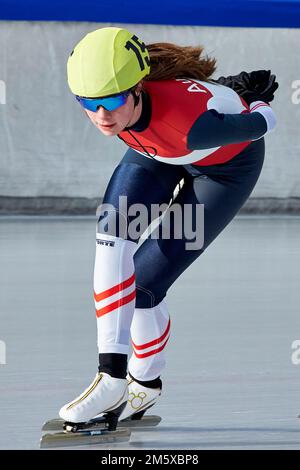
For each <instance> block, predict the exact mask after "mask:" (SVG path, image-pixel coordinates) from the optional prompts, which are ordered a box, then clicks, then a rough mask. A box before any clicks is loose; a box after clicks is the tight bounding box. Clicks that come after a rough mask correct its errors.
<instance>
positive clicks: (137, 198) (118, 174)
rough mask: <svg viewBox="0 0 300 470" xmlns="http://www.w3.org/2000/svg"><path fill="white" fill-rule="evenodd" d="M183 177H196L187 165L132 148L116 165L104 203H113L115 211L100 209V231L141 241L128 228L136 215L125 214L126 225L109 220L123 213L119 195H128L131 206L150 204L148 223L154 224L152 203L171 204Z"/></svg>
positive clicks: (123, 217)
mask: <svg viewBox="0 0 300 470" xmlns="http://www.w3.org/2000/svg"><path fill="white" fill-rule="evenodd" d="M182 178H187V179H192V177H191V175H190V174H189V173H188V172H187V171H186V170H185V168H184V167H183V166H176V165H168V164H165V163H160V162H157V161H155V160H152V159H150V158H146V157H144V156H142V155H140V154H138V153H137V152H135V151H134V150H132V149H129V150H128V151H127V152H126V154H125V156H124V157H123V159H122V160H121V162H120V163H119V165H118V166H117V167H116V168H115V170H114V172H113V174H112V176H111V179H110V181H109V184H108V186H107V189H106V191H105V194H104V198H103V202H102V205H104V204H110V206H112V210H111V211H107V210H105V207H103V210H101V211H100V215H99V219H98V232H99V233H106V234H110V235H114V236H117V237H122V238H127V239H128V240H131V241H134V242H138V239H136V238H132V237H131V236H130V232H128V231H127V229H128V227H129V224H130V223H131V222H132V219H134V218H135V217H136V216H132V217H129V216H128V215H127V214H126V213H125V215H124V216H122V215H121V216H120V220H121V221H122V224H117V225H116V226H115V225H114V224H110V223H109V222H110V220H113V219H115V220H116V222H118V220H119V219H118V217H117V218H116V213H117V214H120V213H121V212H123V211H122V207H120V205H119V203H120V199H119V197H120V196H126V198H127V207H128V208H129V207H130V206H131V205H133V204H136V203H139V204H143V205H144V206H145V207H147V209H148V215H149V220H148V221H147V222H148V225H150V223H151V222H152V220H150V218H151V205H152V204H158V205H159V204H163V203H165V204H169V203H170V201H171V199H172V196H173V192H174V189H175V187H176V185H177V184H178V183H179V181H180V180H181V179H182ZM126 217H127V221H126ZM110 218H111V219H110ZM112 227H113V231H112V229H111V228H112Z"/></svg>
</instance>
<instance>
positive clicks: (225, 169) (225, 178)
mask: <svg viewBox="0 0 300 470" xmlns="http://www.w3.org/2000/svg"><path fill="white" fill-rule="evenodd" d="M264 150H265V147H264V139H260V140H258V141H255V142H253V143H252V144H251V145H250V146H249V147H248V148H247V149H245V150H244V151H243V152H241V153H240V154H239V155H238V156H237V157H235V158H234V159H233V160H231V161H230V162H228V163H226V164H222V165H214V166H211V167H205V168H204V167H200V171H201V174H198V176H197V173H199V170H197V169H194V171H195V173H194V178H193V180H188V181H187V183H186V184H185V185H184V186H183V188H182V190H181V191H180V192H179V194H178V196H177V198H176V199H175V201H174V203H177V204H180V205H181V207H182V208H183V205H184V204H192V206H193V207H195V205H196V204H197V203H198V204H204V244H203V247H202V248H201V249H199V250H190V249H189V250H187V249H186V242H187V241H191V240H187V239H186V238H184V237H183V238H182V239H175V238H174V237H172V232H171V238H170V239H163V238H159V239H152V238H148V239H147V240H145V242H144V243H143V244H142V245H141V246H140V247H139V249H138V250H137V251H136V253H135V256H134V262H135V268H136V286H137V297H136V307H137V308H149V307H153V306H155V305H157V304H158V303H160V302H161V300H162V299H163V298H164V297H165V295H166V293H167V291H168V289H169V288H170V286H171V285H172V284H173V283H174V282H175V280H176V279H178V277H179V276H180V275H181V274H182V273H183V272H184V271H185V270H186V269H187V267H188V266H190V265H191V264H192V263H193V262H194V261H195V260H196V259H197V258H198V257H199V256H200V255H201V253H203V251H204V250H205V249H206V248H207V247H208V246H209V244H210V243H211V242H212V241H213V240H214V239H215V238H216V237H217V236H218V234H219V233H220V232H221V231H222V230H224V228H225V227H226V226H227V225H228V223H229V222H230V221H231V220H232V219H233V218H234V216H235V215H236V214H237V212H238V211H239V209H240V208H241V207H242V206H243V205H244V203H245V202H246V200H247V199H248V198H249V196H250V194H251V192H252V191H253V189H254V186H255V184H256V182H257V180H258V178H259V175H260V173H261V169H262V166H263V161H264ZM174 203H173V204H174ZM168 210H170V208H169V209H168ZM193 217H194V218H195V214H193ZM195 220H196V219H195ZM163 224H164V219H163V220H162V222H161V224H160V230H162V227H163ZM159 233H161V232H159Z"/></svg>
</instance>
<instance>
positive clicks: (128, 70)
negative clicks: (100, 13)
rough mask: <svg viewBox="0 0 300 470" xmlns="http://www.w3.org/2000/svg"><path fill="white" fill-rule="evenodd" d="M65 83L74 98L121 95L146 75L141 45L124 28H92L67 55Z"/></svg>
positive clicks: (146, 60) (145, 55)
mask: <svg viewBox="0 0 300 470" xmlns="http://www.w3.org/2000/svg"><path fill="white" fill-rule="evenodd" d="M67 72H68V84H69V87H70V89H71V91H72V93H74V94H75V95H79V96H84V97H87V98H98V97H104V96H109V95H114V94H117V93H121V92H122V91H125V90H128V89H129V88H131V87H133V86H134V85H136V84H137V83H138V82H139V81H140V80H141V79H142V78H144V77H145V76H146V75H148V74H149V73H150V57H149V52H148V50H147V48H146V46H145V44H144V43H143V42H142V41H141V40H140V39H139V38H138V37H137V36H135V35H134V34H132V33H130V32H129V31H128V30H127V29H124V28H114V27H109V28H101V29H96V30H95V31H92V32H90V33H88V34H87V35H86V36H84V38H83V39H81V41H80V42H79V43H78V44H77V45H76V46H75V48H74V50H73V51H72V52H71V54H70V56H69V59H68V64H67Z"/></svg>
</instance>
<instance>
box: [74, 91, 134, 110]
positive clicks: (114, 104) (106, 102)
mask: <svg viewBox="0 0 300 470" xmlns="http://www.w3.org/2000/svg"><path fill="white" fill-rule="evenodd" d="M130 93H131V89H130V90H127V91H125V92H123V93H119V94H118V95H112V96H107V97H105V98H84V97H82V96H78V95H75V98H76V99H77V101H79V103H80V104H81V106H83V107H84V108H85V109H88V110H89V111H93V112H94V113H95V112H96V111H97V110H98V108H99V106H103V108H104V109H106V110H107V111H114V110H115V109H118V108H119V107H120V106H123V104H125V103H126V100H127V98H128V96H129V95H130Z"/></svg>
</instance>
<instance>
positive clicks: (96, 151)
mask: <svg viewBox="0 0 300 470" xmlns="http://www.w3.org/2000/svg"><path fill="white" fill-rule="evenodd" d="M111 25H113V26H122V25H119V24H116V23H114V24H107V23H106V24H100V23H60V22H41V23H38V22H4V21H2V22H0V122H1V125H0V204H1V205H2V208H3V207H4V208H5V207H6V208H8V209H9V210H10V211H13V210H14V207H16V204H17V202H16V201H20V200H22V201H23V204H24V201H26V200H27V201H28V200H31V201H33V200H32V199H30V198H39V199H40V200H47V201H50V202H49V204H48V205H49V206H50V207H49V210H50V211H51V200H52V199H51V198H58V199H59V200H63V201H68V200H69V199H68V198H73V204H75V206H76V204H79V205H80V204H81V202H82V201H86V198H88V199H87V200H91V201H97V200H99V199H100V198H101V196H102V195H103V193H104V190H105V187H106V185H107V183H108V181H109V178H110V175H111V174H112V171H113V169H114V168H115V167H116V166H117V164H118V162H119V161H120V159H121V157H122V155H123V154H124V152H125V151H126V146H125V144H123V143H122V142H121V141H119V139H118V138H116V137H112V138H109V137H104V136H103V135H102V134H101V133H100V131H98V130H97V129H96V128H95V127H94V126H93V125H92V124H91V123H90V122H89V120H88V119H87V118H86V117H85V115H84V114H83V112H82V110H81V109H80V107H79V105H78V104H77V103H76V101H75V100H74V98H73V96H72V94H71V92H70V91H69V88H68V85H67V80H66V62H67V58H68V55H69V53H70V51H71V50H72V48H73V46H74V45H75V44H76V43H77V42H78V41H79V40H80V39H81V38H82V37H83V35H84V34H86V33H87V32H89V31H92V30H94V29H97V28H99V27H103V26H111ZM124 26H125V27H127V28H128V29H130V30H132V31H134V32H136V34H137V35H138V36H140V37H141V38H142V39H143V40H144V42H145V43H149V42H157V41H168V42H175V43H178V44H181V45H189V44H191V45H196V44H203V45H204V46H205V50H206V52H207V53H208V54H209V55H211V56H214V57H216V58H217V60H218V70H217V72H216V74H215V78H216V77H218V76H220V75H226V74H227V75H229V74H230V75H232V74H236V73H238V72H240V71H241V70H247V71H251V70H255V69H262V68H264V69H271V70H272V71H273V72H274V73H276V75H277V78H278V81H279V84H280V88H279V91H278V92H277V94H276V99H275V102H274V105H273V108H274V110H275V112H276V114H277V117H278V127H277V130H276V131H275V132H274V133H272V134H270V136H267V137H266V160H265V165H264V168H263V172H262V175H261V177H260V180H259V182H258V184H257V186H256V188H255V190H254V192H253V193H252V197H251V199H252V200H253V201H254V200H255V201H258V204H261V205H262V206H264V204H262V202H261V201H264V200H265V201H269V202H268V203H267V205H268V204H270V203H271V204H272V201H273V202H274V200H277V199H274V198H279V199H278V200H280V201H281V204H283V205H282V207H288V206H293V205H294V207H295V205H296V206H297V207H298V208H299V209H300V204H299V201H298V198H300V177H299V175H300V138H299V127H300V126H299V124H300V59H299V44H300V30H299V29H268V28H221V27H219V28H210V27H190V26H189V27H173V26H167V27H165V26H164V27H162V26H152V25H124ZM20 198H22V199H20ZM24 198H25V199H24ZM26 198H27V199H26ZM28 198H29V199H28ZM41 198H42V199H41ZM49 198H50V199H49ZM61 198H64V199H61ZM35 201H37V199H36V200H35ZM53 201H55V199H53ZM56 201H57V199H56ZM74 201H75V202H74ZM76 201H77V202H76ZM80 201H81V202H80ZM253 201H252V206H253V207H254V206H255V205H256V204H255V203H253ZM270 201H271V202H270ZM282 201H283V202H282ZM249 202H250V203H251V201H249ZM32 204H33V207H34V205H35V204H37V202H35V203H34V202H32ZM92 204H94V202H93V203H92ZM25 205H26V204H25ZM53 205H54V206H55V202H53ZM66 206H68V202H67V203H66Z"/></svg>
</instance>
